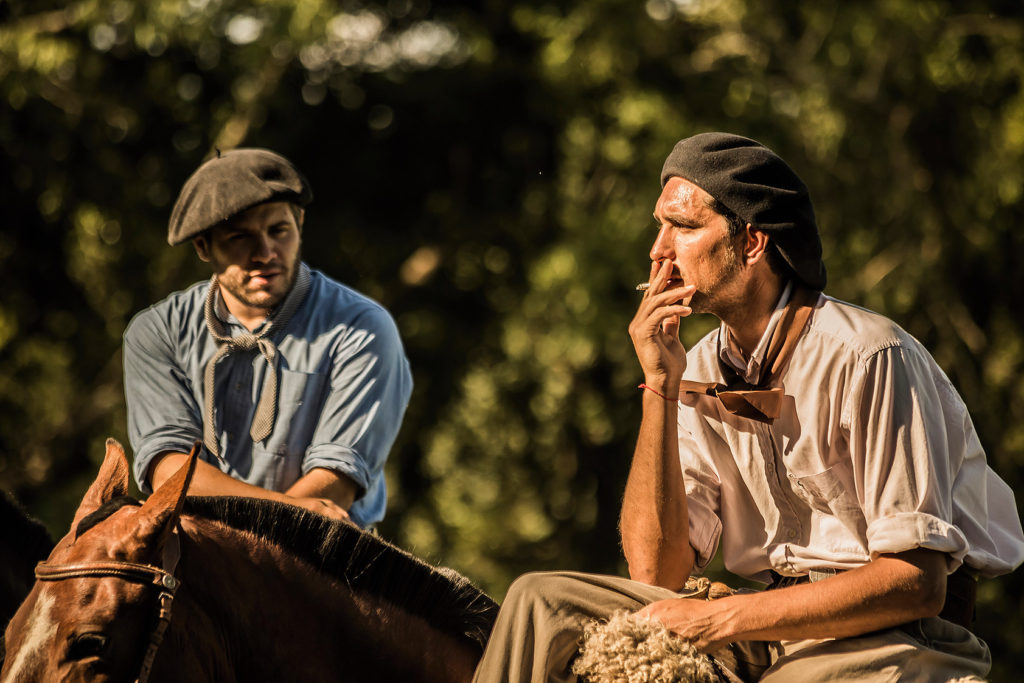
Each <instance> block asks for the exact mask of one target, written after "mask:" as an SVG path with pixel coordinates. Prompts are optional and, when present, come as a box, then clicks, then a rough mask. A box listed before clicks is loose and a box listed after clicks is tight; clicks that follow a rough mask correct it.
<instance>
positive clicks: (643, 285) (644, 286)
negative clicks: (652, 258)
mask: <svg viewBox="0 0 1024 683" xmlns="http://www.w3.org/2000/svg"><path fill="white" fill-rule="evenodd" d="M650 286H651V283H650V282H641V283H640V284H638V285H637V286H636V291H638V292H646V291H647V289H648V288H649V287H650Z"/></svg>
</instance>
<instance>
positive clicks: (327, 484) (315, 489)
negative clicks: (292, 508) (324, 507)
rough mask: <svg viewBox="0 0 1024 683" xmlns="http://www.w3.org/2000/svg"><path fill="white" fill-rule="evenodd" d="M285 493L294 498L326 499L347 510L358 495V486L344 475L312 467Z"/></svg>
mask: <svg viewBox="0 0 1024 683" xmlns="http://www.w3.org/2000/svg"><path fill="white" fill-rule="evenodd" d="M285 493H286V494H287V495H289V496H294V497H296V498H328V499H330V500H333V501H334V502H335V503H337V504H338V505H340V506H341V507H343V508H345V509H346V510H348V509H349V508H351V507H352V503H354V502H355V500H356V496H358V495H359V486H358V485H357V484H356V483H355V482H354V481H352V480H351V479H350V478H348V477H347V476H345V475H344V474H341V473H339V472H335V471H333V470H328V469H324V468H322V467H314V468H313V469H311V470H310V471H309V472H307V473H306V474H304V475H303V476H301V477H300V478H299V479H298V481H296V482H295V483H294V484H292V485H291V486H290V487H289V488H288V490H287V491H285Z"/></svg>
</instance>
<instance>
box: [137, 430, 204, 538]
mask: <svg viewBox="0 0 1024 683" xmlns="http://www.w3.org/2000/svg"><path fill="white" fill-rule="evenodd" d="M201 445H202V444H201V442H199V441H196V442H195V444H194V445H193V446H192V451H191V452H190V453H189V454H188V461H187V462H186V463H185V464H184V465H182V466H181V468H180V469H179V470H178V471H177V472H175V473H174V474H172V475H171V476H170V477H169V478H168V479H167V480H166V481H164V483H163V484H161V485H160V488H158V489H157V490H156V491H154V492H153V495H152V496H150V497H149V498H147V499H146V502H144V503H143V504H142V509H141V510H139V515H138V517H137V518H136V519H137V524H138V527H137V528H138V532H137V534H136V537H137V538H139V539H143V538H146V539H148V538H149V537H150V536H152V535H153V534H160V535H161V538H160V540H159V541H158V542H157V544H156V547H160V546H162V545H163V542H164V540H166V538H167V535H168V534H170V533H171V530H172V529H174V525H175V523H176V522H177V521H178V517H180V516H181V508H182V507H183V506H184V505H185V495H186V494H187V493H188V485H189V484H190V483H191V482H192V475H193V474H194V473H195V471H196V461H197V460H199V449H200V446H201Z"/></svg>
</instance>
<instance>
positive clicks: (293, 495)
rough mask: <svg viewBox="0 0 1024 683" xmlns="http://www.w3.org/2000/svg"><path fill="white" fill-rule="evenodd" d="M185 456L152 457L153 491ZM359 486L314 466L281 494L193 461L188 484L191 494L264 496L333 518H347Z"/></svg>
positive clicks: (167, 452)
mask: <svg viewBox="0 0 1024 683" xmlns="http://www.w3.org/2000/svg"><path fill="white" fill-rule="evenodd" d="M187 459H188V455H186V454H185V453H176V452H173V451H166V452H164V453H161V454H160V455H158V456H157V457H155V458H154V459H153V462H152V464H151V465H150V467H149V474H148V479H149V483H150V485H151V486H152V488H153V490H154V491H155V490H156V489H157V488H159V487H160V485H161V484H162V483H163V482H164V481H165V480H166V479H167V478H168V477H170V476H171V475H172V474H174V473H175V472H177V471H178V469H180V468H181V466H182V465H183V464H184V463H185V461H186V460H187ZM358 490H359V487H358V486H357V485H356V483H355V482H354V481H352V480H351V479H349V478H348V477H346V476H345V475H343V474H339V473H337V472H333V471H331V470H327V469H322V468H315V469H312V470H310V471H309V472H308V473H307V474H305V475H303V476H302V477H300V478H299V479H298V481H296V482H295V483H294V484H292V486H291V487H290V488H289V489H288V490H287V491H286V492H284V493H281V492H278V491H271V490H270V489H265V488H261V487H259V486H254V485H253V484H247V483H245V482H244V481H239V480H238V479H235V478H233V477H231V476H230V475H228V474H225V473H224V472H221V471H220V470H219V469H217V468H216V467H214V466H213V465H211V464H209V463H206V462H203V461H202V460H200V461H198V462H197V463H196V471H195V474H194V475H193V477H192V483H191V484H190V485H189V488H188V493H189V495H192V496H245V497H248V498H263V499H266V500H275V501H277V502H279V503H287V504H289V505H297V506H298V507H301V508H305V509H307V510H311V511H313V512H317V513H319V514H321V515H326V516H327V517H331V518H332V519H348V509H349V508H350V507H351V506H352V502H353V501H354V500H355V498H356V495H357V493H358Z"/></svg>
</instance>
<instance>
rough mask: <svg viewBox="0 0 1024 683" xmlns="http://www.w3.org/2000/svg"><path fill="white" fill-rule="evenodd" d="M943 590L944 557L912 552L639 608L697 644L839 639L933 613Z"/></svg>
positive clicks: (713, 645)
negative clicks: (776, 585)
mask: <svg viewBox="0 0 1024 683" xmlns="http://www.w3.org/2000/svg"><path fill="white" fill-rule="evenodd" d="M945 590H946V557H945V555H943V554H942V553H938V552H935V551H931V550H923V549H916V550H911V551H907V552H905V553H899V554H896V555H882V556H880V557H878V558H877V559H875V560H873V561H872V562H870V563H868V564H866V565H864V566H863V567H859V568H857V569H853V570H850V571H847V572H843V573H841V574H837V575H836V576H833V577H831V578H828V579H825V580H823V581H818V582H816V583H805V584H800V585H796V586H792V587H789V588H781V589H778V590H770V591H761V592H758V593H745V594H741V595H733V596H730V597H727V598H722V599H720V600H713V601H711V602H703V601H699V600H688V599H685V598H677V599H670V600H662V601H660V602H656V603H652V604H651V605H648V606H647V607H645V608H644V609H643V610H642V611H641V613H642V614H644V615H646V616H649V617H652V618H655V619H657V620H658V621H661V622H662V623H663V624H665V626H666V627H668V628H669V629H670V630H672V631H674V632H676V633H677V634H679V635H680V636H681V637H683V638H685V639H687V640H691V641H693V642H694V644H695V645H696V646H697V647H698V648H701V649H705V650H706V649H715V648H717V647H721V646H722V645H725V644H727V643H730V642H735V641H737V640H803V639H819V638H845V637H850V636H856V635H860V634H863V633H868V632H871V631H876V630H879V629H883V628H890V627H893V626H896V625H899V624H904V623H907V622H909V621H913V620H914V619H920V618H922V617H928V616H935V615H937V614H938V613H939V611H940V610H941V609H942V604H943V600H944V598H945Z"/></svg>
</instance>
